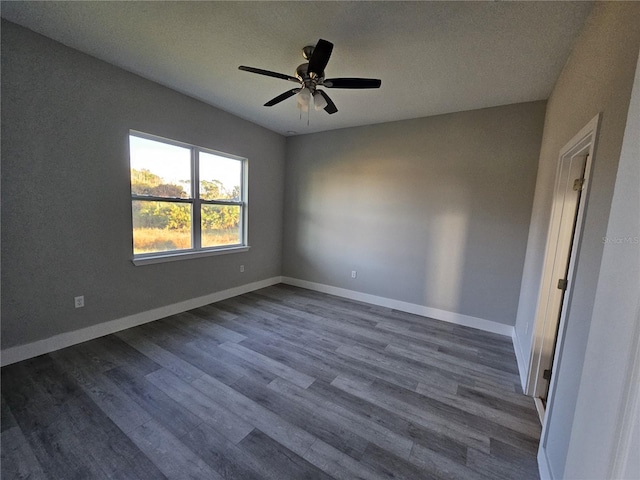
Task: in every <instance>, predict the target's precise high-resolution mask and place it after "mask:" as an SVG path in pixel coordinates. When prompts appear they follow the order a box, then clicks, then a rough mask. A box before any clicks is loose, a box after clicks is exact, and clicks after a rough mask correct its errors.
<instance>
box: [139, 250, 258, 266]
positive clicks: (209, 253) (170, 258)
mask: <svg viewBox="0 0 640 480" xmlns="http://www.w3.org/2000/svg"><path fill="white" fill-rule="evenodd" d="M250 248H251V247H250V246H249V245H243V246H239V247H229V248H218V249H215V250H198V251H188V252H176V253H162V254H158V255H153V256H149V257H134V258H132V259H131V262H132V263H133V264H134V265H135V266H136V267H140V266H142V265H152V264H155V263H166V262H177V261H179V260H191V259H193V258H202V257H213V256H215V255H227V254H230V253H241V252H247V251H249V249H250Z"/></svg>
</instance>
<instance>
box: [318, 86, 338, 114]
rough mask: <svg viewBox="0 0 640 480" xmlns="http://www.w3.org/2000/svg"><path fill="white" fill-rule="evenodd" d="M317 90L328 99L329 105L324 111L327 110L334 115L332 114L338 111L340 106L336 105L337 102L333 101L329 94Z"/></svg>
mask: <svg viewBox="0 0 640 480" xmlns="http://www.w3.org/2000/svg"><path fill="white" fill-rule="evenodd" d="M316 92H320V95H322V96H323V97H324V99H325V100H326V101H327V106H326V107H324V111H325V112H327V113H328V114H329V115H332V114H334V113H336V112H337V111H338V108H337V107H336V104H335V103H333V101H332V100H331V98H329V95H327V94H326V93H325V92H323V91H322V90H316Z"/></svg>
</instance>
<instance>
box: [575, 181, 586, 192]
mask: <svg viewBox="0 0 640 480" xmlns="http://www.w3.org/2000/svg"><path fill="white" fill-rule="evenodd" d="M583 186H584V178H576V179H575V180H574V181H573V189H574V190H575V191H576V192H578V191H580V190H582V187H583Z"/></svg>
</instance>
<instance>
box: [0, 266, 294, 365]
mask: <svg viewBox="0 0 640 480" xmlns="http://www.w3.org/2000/svg"><path fill="white" fill-rule="evenodd" d="M281 282H282V278H281V277H272V278H268V279H266V280H260V281H258V282H253V283H249V284H247V285H241V286H239V287H234V288H229V289H227V290H222V291H220V292H215V293H211V294H209V295H205V296H202V297H198V298H192V299H190V300H185V301H184V302H178V303H174V304H172V305H167V306H165V307H160V308H155V309H153V310H148V311H146V312H140V313H136V314H134V315H129V316H128V317H124V318H118V319H116V320H111V321H108V322H104V323H100V324H98V325H92V326H90V327H86V328H81V329H79V330H74V331H72V332H65V333H61V334H59V335H54V336H53V337H49V338H45V339H44V340H38V341H36V342H32V343H27V344H24V345H18V346H15V347H11V348H7V349H5V350H2V352H0V364H1V365H2V366H5V365H10V364H12V363H16V362H20V361H22V360H26V359H28V358H33V357H37V356H38V355H43V354H45V353H49V352H53V351H56V350H60V349H61V348H65V347H70V346H71V345H76V344H78V343H82V342H86V341H88V340H93V339H94V338H98V337H103V336H105V335H109V334H111V333H115V332H119V331H120V330H125V329H127V328H131V327H135V326H138V325H142V324H143V323H148V322H152V321H154V320H159V319H161V318H165V317H168V316H170V315H175V314H177V313H182V312H186V311H187V310H191V309H193V308H198V307H202V306H204V305H208V304H210V303H215V302H219V301H221V300H225V299H227V298H231V297H236V296H238V295H242V294H243V293H248V292H252V291H254V290H259V289H260V288H265V287H269V286H271V285H275V284H277V283H281Z"/></svg>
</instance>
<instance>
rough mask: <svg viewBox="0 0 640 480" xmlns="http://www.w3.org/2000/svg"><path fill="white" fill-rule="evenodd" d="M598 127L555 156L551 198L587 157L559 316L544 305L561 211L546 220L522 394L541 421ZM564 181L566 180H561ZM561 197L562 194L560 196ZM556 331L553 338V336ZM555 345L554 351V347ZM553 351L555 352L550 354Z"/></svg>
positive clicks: (552, 287) (552, 291)
mask: <svg viewBox="0 0 640 480" xmlns="http://www.w3.org/2000/svg"><path fill="white" fill-rule="evenodd" d="M599 125H600V114H598V115H596V116H595V117H593V118H592V119H591V121H589V123H587V125H585V126H584V127H583V128H582V129H581V130H580V131H579V132H578V133H577V134H576V135H575V136H574V137H573V138H572V139H571V140H570V141H569V142H568V143H567V144H566V145H565V146H564V147H563V148H562V149H561V150H560V153H559V157H558V167H557V170H556V179H555V186H554V190H553V195H554V199H555V198H556V195H557V192H558V190H559V189H563V188H564V186H565V185H566V183H565V184H562V183H561V182H562V178H563V175H562V174H563V173H566V172H567V169H568V168H569V166H570V164H571V161H572V159H573V158H575V157H577V156H582V155H585V154H587V160H586V164H585V171H584V183H583V186H582V193H581V196H580V200H579V203H578V207H577V208H578V212H577V216H576V222H575V228H574V230H573V232H574V233H573V242H572V245H571V251H570V254H569V266H568V270H567V278H566V280H567V282H568V285H567V288H566V290H565V291H564V300H563V302H562V304H561V307H560V315H558V313H557V311H556V313H555V315H554V313H553V312H549V313H548V310H547V306H548V305H549V303H550V302H551V301H552V300H553V297H554V295H558V294H559V293H558V292H559V290H558V289H557V283H558V279H557V278H555V276H554V270H555V268H554V267H555V264H556V261H555V257H556V251H557V248H558V244H559V243H560V240H559V237H558V234H559V230H560V224H561V220H562V215H561V208H559V206H558V205H557V204H556V202H554V204H553V205H552V210H551V218H550V221H549V230H548V233H547V242H546V247H545V254H544V266H543V270H542V279H541V282H540V290H539V293H538V302H537V306H536V314H535V319H534V324H533V331H532V339H531V355H530V357H529V369H528V372H527V379H526V388H525V393H526V394H527V395H530V396H532V397H534V399H536V406H537V408H538V413H539V415H540V420H541V422H543V418H544V413H545V412H544V410H545V408H544V406H543V403H542V401H541V400H540V396H541V394H543V393H544V392H545V390H546V388H547V384H546V382H547V380H545V379H544V378H543V372H544V370H545V368H547V365H550V364H553V365H554V368H555V369H556V370H557V366H558V364H559V359H560V356H561V354H562V343H563V338H564V332H565V322H566V317H567V312H568V309H569V305H570V303H571V296H572V290H573V283H574V282H573V278H574V275H575V271H576V260H577V253H578V250H579V245H580V240H581V238H582V226H583V221H584V216H585V211H586V208H587V201H588V196H589V195H588V194H589V188H590V184H591V169H592V165H593V160H594V156H595V153H596V140H597V133H598V127H599ZM565 182H566V179H565ZM563 195H564V194H563ZM556 332H557V336H556ZM554 343H555V348H554ZM554 352H555V353H554ZM555 379H556V376H554V375H552V376H551V382H550V383H549V385H548V394H547V404H549V402H550V400H551V397H552V395H553V391H554V390H555Z"/></svg>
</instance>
